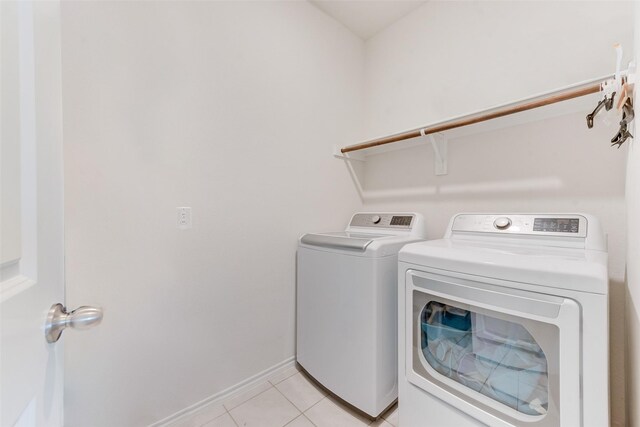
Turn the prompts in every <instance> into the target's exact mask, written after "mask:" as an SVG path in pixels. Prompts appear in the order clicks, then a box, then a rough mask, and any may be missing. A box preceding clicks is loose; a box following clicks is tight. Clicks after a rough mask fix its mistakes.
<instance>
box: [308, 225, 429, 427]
mask: <svg viewBox="0 0 640 427" xmlns="http://www.w3.org/2000/svg"><path fill="white" fill-rule="evenodd" d="M424 237H425V226H424V219H423V217H422V215H420V214H417V213H398V214H391V213H357V214H355V215H353V217H352V218H351V221H350V223H349V225H348V227H347V229H346V230H345V231H339V232H332V233H313V234H305V235H304V236H302V237H301V238H300V244H299V247H298V265H297V270H298V273H297V276H298V277H297V334H296V335H297V360H298V363H299V364H300V365H301V366H302V367H303V368H304V370H305V371H306V372H308V373H309V374H310V375H311V376H312V377H313V378H314V379H315V380H316V381H318V382H319V383H320V384H322V385H323V386H324V387H325V388H327V389H328V390H330V391H331V392H332V393H333V394H335V395H336V396H338V397H339V398H341V399H342V400H344V401H346V402H347V403H349V404H351V405H353V406H354V407H356V408H358V409H359V410H361V411H362V412H364V413H366V414H368V415H369V416H371V417H377V416H378V415H380V413H381V412H382V411H384V410H385V409H386V408H387V407H388V406H389V405H391V404H392V403H393V402H394V401H395V400H396V399H397V396H398V388H397V373H398V363H397V362H398V361H397V354H398V353H397V342H398V341H397V330H398V325H397V307H398V299H397V298H398V292H397V277H398V251H399V250H400V248H401V247H402V246H404V245H405V244H407V243H411V242H416V241H418V240H422V239H424Z"/></svg>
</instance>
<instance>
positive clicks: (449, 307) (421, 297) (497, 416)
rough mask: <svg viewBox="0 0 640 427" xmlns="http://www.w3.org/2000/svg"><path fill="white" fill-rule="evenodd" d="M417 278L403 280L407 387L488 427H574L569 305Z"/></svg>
mask: <svg viewBox="0 0 640 427" xmlns="http://www.w3.org/2000/svg"><path fill="white" fill-rule="evenodd" d="M426 270H427V271H415V270H409V271H407V273H406V277H405V279H406V311H405V313H406V317H407V318H406V325H405V331H406V334H407V335H406V341H405V342H406V345H407V348H406V353H405V354H406V365H405V369H406V375H407V379H408V380H409V381H410V382H412V383H413V384H415V385H416V386H418V387H420V388H422V389H424V390H425V391H427V392H429V393H431V394H432V395H434V396H436V397H438V398H440V399H442V400H444V401H445V402H448V403H449V404H451V405H453V406H455V407H456V408H458V409H459V410H462V411H464V412H466V413H468V414H469V415H470V416H472V417H474V418H476V419H478V420H480V421H482V422H484V423H486V424H488V425H491V426H514V425H517V426H522V425H527V426H528V425H531V426H536V427H538V426H540V427H542V426H558V425H578V423H580V424H581V420H580V417H581V412H582V411H581V406H580V405H581V399H580V398H579V396H580V391H581V390H580V308H579V305H578V304H577V303H576V302H575V301H573V300H570V299H566V298H560V297H554V296H549V295H544V294H537V293H533V292H528V291H523V290H519V289H517V284H516V283H506V282H502V283H499V282H498V281H491V280H489V279H485V278H482V280H483V282H479V281H474V280H471V279H476V280H477V277H473V276H465V275H463V274H455V276H456V277H453V276H443V275H439V274H436V273H435V270H434V271H433V272H430V271H428V269H426ZM505 284H508V285H510V286H513V288H511V287H505V286H504V285H505ZM578 420H579V421H578ZM427 421H428V420H425V422H427Z"/></svg>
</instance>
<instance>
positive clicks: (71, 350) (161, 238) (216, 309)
mask: <svg viewBox="0 0 640 427" xmlns="http://www.w3.org/2000/svg"><path fill="white" fill-rule="evenodd" d="M62 20H63V22H62V29H63V44H62V47H63V77H64V87H63V89H64V133H65V162H66V220H67V221H66V227H67V244H66V257H67V289H68V295H67V303H68V305H69V306H71V307H75V306H77V305H81V304H96V305H101V306H103V307H104V311H105V318H104V321H103V323H102V324H101V325H100V327H98V328H95V329H93V330H91V331H90V332H88V333H84V334H68V335H65V337H64V339H65V340H66V343H67V352H66V355H67V359H66V369H67V373H68V376H67V378H68V380H67V389H66V414H65V415H66V424H65V425H67V426H69V427H72V426H87V425H91V426H100V425H103V426H140V425H145V424H149V423H151V422H153V421H157V420H159V419H162V418H164V417H166V416H168V415H170V414H172V413H174V412H176V411H178V410H181V409H183V408H185V407H187V406H188V405H191V404H194V403H196V402H197V401H199V400H201V399H204V398H206V397H208V396H210V395H212V394H214V393H216V392H219V391H221V390H223V389H225V388H226V387H229V386H231V385H234V384H236V383H238V382H240V381H242V380H245V379H246V378H248V377H250V376H252V375H254V374H256V373H258V372H260V371H262V370H264V369H266V368H268V367H271V366H273V365H275V364H277V363H279V362H281V361H283V360H286V359H287V358H290V357H292V356H293V355H294V336H295V334H294V327H295V320H294V301H295V248H296V244H297V237H298V236H299V235H300V234H302V233H303V232H306V231H311V230H321V229H332V228H333V229H339V228H342V227H344V225H345V221H347V219H348V217H349V215H350V214H351V213H352V212H353V211H354V210H357V209H358V208H359V206H360V202H359V199H358V197H357V194H356V192H355V189H354V187H353V185H352V183H351V178H350V176H349V174H348V172H347V169H346V167H345V165H344V164H342V162H339V161H336V160H335V159H333V158H332V156H331V154H330V153H331V149H332V145H333V144H336V143H338V144H342V143H345V142H347V141H351V140H353V139H358V138H360V137H361V136H362V135H360V134H359V133H358V132H359V130H360V125H361V120H360V118H361V117H360V114H361V100H362V87H363V85H362V73H363V71H362V66H363V62H364V60H363V42H362V41H361V40H360V39H358V38H356V37H355V36H353V35H352V34H350V33H349V32H348V31H347V30H345V29H344V28H343V27H342V26H341V25H339V24H338V23H336V22H334V21H332V20H331V19H330V18H329V17H327V16H325V15H324V14H323V13H322V12H320V11H318V10H317V9H315V8H314V7H313V6H311V5H309V4H308V3H307V2H63V7H62ZM177 206H191V207H192V208H193V223H194V227H193V229H191V230H187V231H180V230H178V229H177V228H176V210H175V208H176V207H177Z"/></svg>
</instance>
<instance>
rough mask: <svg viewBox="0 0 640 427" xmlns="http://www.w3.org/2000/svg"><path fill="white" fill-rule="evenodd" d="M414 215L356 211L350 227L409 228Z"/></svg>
mask: <svg viewBox="0 0 640 427" xmlns="http://www.w3.org/2000/svg"><path fill="white" fill-rule="evenodd" d="M414 218H415V215H413V214H408V213H402V214H390V213H357V214H355V215H354V216H353V218H351V222H350V223H349V226H350V227H368V228H377V227H379V228H395V229H397V228H401V229H406V230H408V229H410V228H411V227H412V226H413V222H414Z"/></svg>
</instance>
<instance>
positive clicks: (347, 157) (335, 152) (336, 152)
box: [333, 145, 366, 162]
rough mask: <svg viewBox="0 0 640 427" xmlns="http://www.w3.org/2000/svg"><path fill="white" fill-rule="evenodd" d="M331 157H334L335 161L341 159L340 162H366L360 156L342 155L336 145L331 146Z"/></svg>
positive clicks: (354, 154)
mask: <svg viewBox="0 0 640 427" xmlns="http://www.w3.org/2000/svg"><path fill="white" fill-rule="evenodd" d="M333 157H335V158H336V159H342V160H356V161H358V162H364V161H366V160H365V159H364V156H363V155H362V154H359V153H343V152H342V151H340V147H338V146H337V145H334V146H333Z"/></svg>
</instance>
